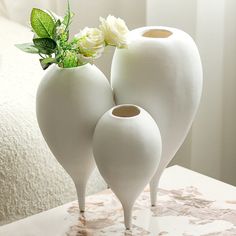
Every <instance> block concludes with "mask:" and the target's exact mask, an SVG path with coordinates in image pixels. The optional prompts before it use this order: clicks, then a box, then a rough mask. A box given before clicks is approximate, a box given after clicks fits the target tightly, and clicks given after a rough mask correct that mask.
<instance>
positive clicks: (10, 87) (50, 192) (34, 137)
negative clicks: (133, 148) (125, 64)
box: [0, 17, 105, 225]
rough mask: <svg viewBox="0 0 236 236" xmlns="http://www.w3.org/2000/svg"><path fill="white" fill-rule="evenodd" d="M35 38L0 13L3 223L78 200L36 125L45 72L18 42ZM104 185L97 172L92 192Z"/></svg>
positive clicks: (0, 192)
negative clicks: (40, 85)
mask: <svg viewBox="0 0 236 236" xmlns="http://www.w3.org/2000/svg"><path fill="white" fill-rule="evenodd" d="M31 38H32V34H31V32H30V29H28V28H25V27H23V26H21V25H19V24H17V23H13V22H11V21H9V20H6V19H5V18H3V17H0V225H1V224H5V223H9V222H11V221H14V220H17V219H20V218H23V217H26V216H29V215H32V214H36V213H37V212H40V211H43V210H46V209H49V208H52V207H55V206H58V205H61V204H63V203H65V202H68V201H71V200H74V199H76V193H75V188H74V185H73V182H72V180H71V179H70V177H69V176H68V175H67V173H66V172H65V171H64V169H63V168H62V167H61V166H60V165H59V164H58V162H57V161H56V159H55V158H54V157H53V155H52V154H51V152H50V150H49V149H48V147H47V145H46V143H45V141H44V140H43V137H42V135H41V133H40V130H39V128H38V125H37V121H36V116H35V94H36V90H37V86H38V83H39V81H40V80H41V78H42V76H43V74H44V71H43V70H42V69H41V67H40V65H39V62H38V58H37V56H36V55H31V54H25V53H23V52H21V51H19V50H18V49H17V48H16V47H15V46H14V44H16V43H24V42H28V41H30V40H31ZM103 188H105V183H104V181H103V180H102V178H101V177H100V175H99V174H98V171H95V173H94V174H93V176H92V177H91V179H90V182H89V185H88V189H87V190H88V194H90V193H92V192H96V191H98V190H100V189H103Z"/></svg>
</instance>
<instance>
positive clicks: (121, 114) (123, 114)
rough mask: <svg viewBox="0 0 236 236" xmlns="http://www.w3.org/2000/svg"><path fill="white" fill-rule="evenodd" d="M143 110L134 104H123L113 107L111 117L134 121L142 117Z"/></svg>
mask: <svg viewBox="0 0 236 236" xmlns="http://www.w3.org/2000/svg"><path fill="white" fill-rule="evenodd" d="M141 112H142V110H141V108H140V107H139V106H137V105H134V104H122V105H117V106H115V107H113V108H112V109H111V110H110V115H111V116H112V117H113V118H116V119H132V118H135V117H137V116H139V115H140V113H141Z"/></svg>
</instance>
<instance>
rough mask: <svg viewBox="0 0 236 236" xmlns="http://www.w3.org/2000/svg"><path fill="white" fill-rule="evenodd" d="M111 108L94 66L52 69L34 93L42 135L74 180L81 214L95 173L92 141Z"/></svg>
mask: <svg viewBox="0 0 236 236" xmlns="http://www.w3.org/2000/svg"><path fill="white" fill-rule="evenodd" d="M113 106H114V102H113V94H112V90H111V88H110V85H109V82H108V81H107V79H106V77H105V75H104V74H103V73H102V72H101V71H100V70H99V69H98V68H97V67H96V66H94V65H91V64H86V65H83V66H80V67H76V68H59V67H58V66H57V65H54V66H51V68H49V70H48V71H47V73H46V74H45V76H44V78H43V79H42V81H41V83H40V85H39V88H38V92H37V102H36V110H37V119H38V124H39V127H40V129H41V132H42V134H43V136H44V138H45V140H46V142H47V144H48V146H49V148H50V149H51V151H52V153H53V154H54V156H55V157H56V158H57V160H58V161H59V163H60V164H61V165H62V166H63V167H64V169H65V170H66V171H67V172H68V174H69V175H70V176H71V178H72V179H73V181H74V183H75V186H76V190H77V194H78V200H79V207H80V210H81V211H84V210H85V189H86V183H87V180H88V178H89V176H90V174H91V172H92V171H93V170H94V167H95V162H94V158H93V154H92V137H93V132H94V129H95V126H96V123H97V121H98V120H99V118H100V117H101V116H102V115H103V114H104V112H106V111H107V110H109V109H110V108H111V107H113Z"/></svg>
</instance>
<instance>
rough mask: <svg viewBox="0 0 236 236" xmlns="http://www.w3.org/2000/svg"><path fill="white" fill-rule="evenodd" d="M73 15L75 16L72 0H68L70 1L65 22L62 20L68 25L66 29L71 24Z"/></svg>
mask: <svg viewBox="0 0 236 236" xmlns="http://www.w3.org/2000/svg"><path fill="white" fill-rule="evenodd" d="M73 16H74V13H73V12H71V10H70V2H69V1H68V3H67V12H66V15H65V16H64V19H63V22H62V24H64V25H65V26H66V30H67V29H68V27H69V25H70V24H71V22H72V18H73Z"/></svg>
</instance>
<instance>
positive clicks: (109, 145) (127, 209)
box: [93, 105, 161, 229]
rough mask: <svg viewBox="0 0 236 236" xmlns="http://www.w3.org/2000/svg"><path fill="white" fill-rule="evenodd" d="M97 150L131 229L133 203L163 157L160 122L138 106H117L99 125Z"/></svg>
mask: <svg viewBox="0 0 236 236" xmlns="http://www.w3.org/2000/svg"><path fill="white" fill-rule="evenodd" d="M93 153H94V157H95V160H96V164H97V166H98V169H99V171H100V173H101V175H102V176H103V178H104V179H105V181H106V182H107V184H108V186H109V187H111V189H112V191H113V192H114V193H115V194H116V196H117V197H118V199H119V200H120V202H121V204H122V206H123V210H124V220H125V226H126V228H127V229H130V228H131V225H132V224H131V223H132V222H131V216H132V207H133V204H134V202H135V200H136V199H137V197H138V196H139V194H140V193H141V192H142V191H143V189H144V187H145V186H146V185H147V184H148V183H149V181H150V180H151V178H152V177H153V175H154V173H155V172H156V170H157V167H158V163H159V160H160V155H161V136H160V132H159V129H158V127H157V124H156V122H155V121H154V120H153V118H152V117H151V116H150V115H149V114H148V113H147V112H146V111H145V110H143V109H142V108H140V107H138V106H135V105H121V106H116V107H114V108H112V109H110V110H109V111H108V112H106V113H105V114H104V115H103V116H102V118H101V119H100V120H99V122H98V124H97V126H96V129H95V132H94V138H93Z"/></svg>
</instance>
